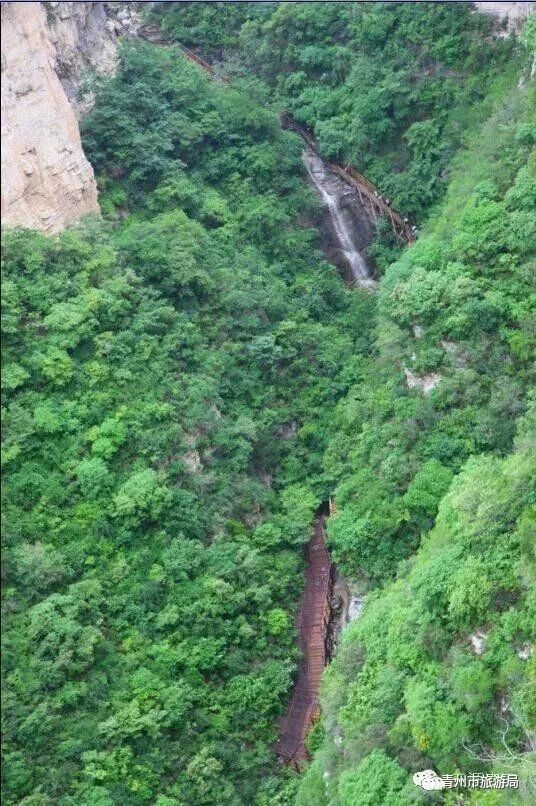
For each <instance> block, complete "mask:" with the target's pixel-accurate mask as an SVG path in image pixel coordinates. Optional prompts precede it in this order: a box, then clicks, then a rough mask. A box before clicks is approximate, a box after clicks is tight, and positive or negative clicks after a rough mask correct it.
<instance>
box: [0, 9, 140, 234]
mask: <svg viewBox="0 0 536 806" xmlns="http://www.w3.org/2000/svg"><path fill="white" fill-rule="evenodd" d="M142 5H145V4H141V3H102V2H98V3H91V2H85V3H52V2H50V3H24V2H22V3H2V221H3V223H4V224H7V225H11V226H14V225H19V226H24V227H31V228H34V229H41V230H44V231H46V232H57V231H59V230H61V229H63V227H65V226H67V225H68V224H71V223H73V222H74V221H76V220H78V219H79V218H80V217H81V216H83V215H85V214H86V213H90V212H98V210H99V206H98V202H97V187H96V184H95V178H94V176H93V170H92V168H91V165H90V164H89V162H88V161H87V159H86V158H85V156H84V152H83V150H82V144H81V141H80V133H79V130H78V123H77V118H79V117H80V116H81V115H82V114H83V113H84V112H85V111H87V109H89V108H90V106H91V104H92V103H93V96H92V94H91V93H86V94H85V95H84V96H83V97H80V88H81V85H82V84H83V82H84V79H85V78H86V76H91V74H92V73H93V74H94V73H110V72H113V70H114V68H115V64H116V41H117V37H118V36H119V35H123V34H127V35H135V34H136V33H137V29H138V27H139V25H140V12H141V7H142Z"/></svg>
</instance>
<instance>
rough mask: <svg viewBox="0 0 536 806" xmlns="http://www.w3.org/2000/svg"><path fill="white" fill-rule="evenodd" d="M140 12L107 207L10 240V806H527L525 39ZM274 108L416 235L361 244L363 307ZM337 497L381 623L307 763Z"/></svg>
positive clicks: (119, 89)
mask: <svg viewBox="0 0 536 806" xmlns="http://www.w3.org/2000/svg"><path fill="white" fill-rule="evenodd" d="M143 13H144V14H145V16H146V18H147V24H148V25H150V26H151V28H152V29H157V30H158V31H159V37H158V43H155V42H150V41H146V40H145V39H143V38H141V37H139V38H130V37H125V38H124V39H123V41H122V42H121V44H120V49H119V65H118V69H117V71H116V73H115V75H114V76H106V77H105V76H101V75H96V74H95V75H88V76H87V77H86V79H87V80H86V90H91V92H94V94H95V103H94V106H93V107H92V109H91V110H90V111H89V112H88V113H87V114H86V115H85V117H84V118H83V119H82V121H81V132H82V140H83V145H84V150H85V153H86V155H87V157H88V159H89V160H90V162H91V164H92V166H93V168H94V170H95V174H96V176H97V180H98V185H99V193H100V195H99V201H100V206H101V210H102V217H97V216H88V217H86V218H85V219H83V220H82V221H81V222H80V223H79V224H78V225H76V226H73V227H71V228H69V229H67V230H65V231H64V232H62V233H61V234H59V235H56V236H48V235H44V234H42V233H40V232H37V231H31V230H25V229H17V228H14V229H9V228H5V229H4V230H3V233H2V247H3V248H2V252H3V256H2V355H3V369H2V389H3V403H2V425H3V428H2V433H3V452H2V466H3V473H4V482H3V485H2V495H3V507H2V509H3V528H2V533H3V540H2V544H3V563H2V565H3V576H2V607H3V619H2V620H3V651H2V664H3V697H2V708H3V716H2V719H3V759H4V764H3V793H4V802H5V803H6V806H15V804H17V806H18V805H19V804H20V806H80V805H82V806H86V804H87V806H116V804H117V805H120V806H142V805H143V804H154V806H290V805H291V804H292V806H383V805H384V804H385V805H386V806H404V804H408V803H421V802H425V801H426V802H430V803H445V804H462V803H471V804H481V805H482V806H502V804H517V803H520V804H530V803H533V802H534V798H536V751H535V736H536V693H535V691H536V653H535V652H534V651H533V649H534V641H535V631H536V630H535V624H536V597H535V590H536V586H535V578H536V517H535V515H536V485H535V478H536V472H535V471H536V462H535V459H534V456H535V451H534V441H535V434H536V427H535V400H534V392H533V390H534V375H533V365H534V356H535V343H536V322H535V310H536V292H535V288H536V284H535V282H534V277H535V269H536V91H535V77H534V67H533V54H534V49H535V48H536V25H535V19H536V15H535V16H533V17H530V18H529V19H528V21H527V22H526V23H525V26H524V28H523V30H522V31H521V32H520V33H519V34H515V33H510V34H509V35H504V34H505V33H506V32H505V31H504V30H503V31H501V30H500V23H498V22H497V21H496V20H495V19H494V18H493V17H491V16H490V15H485V14H482V13H479V12H477V11H475V10H474V8H472V6H471V4H469V3H452V4H451V3H439V4H436V3H419V4H409V3H394V4H389V3H381V2H378V3H371V4H366V3H365V4H364V3H337V2H332V3H328V2H325V3H299V4H298V3H271V2H260V3H239V4H236V5H235V4H232V3H204V4H200V3H163V4H147V8H146V9H145V10H144V12H143ZM181 46H185V47H187V48H189V49H191V50H192V51H194V52H195V53H196V54H198V55H199V56H201V57H203V58H204V59H206V60H208V61H209V62H210V63H211V64H213V65H214V68H215V73H214V74H213V75H210V74H208V73H207V72H205V71H203V70H202V69H200V68H199V66H198V65H196V64H195V63H192V62H191V61H190V60H188V59H187V58H185V57H184V54H183V52H182V50H181ZM531 71H532V73H531ZM222 78H224V79H225V80H222ZM284 111H288V112H291V113H292V115H293V116H294V117H295V119H296V120H297V121H298V122H299V123H300V124H301V125H303V126H305V127H307V128H308V129H309V130H310V131H311V132H313V133H314V134H315V136H316V138H317V142H318V145H319V148H320V151H321V153H322V154H323V155H325V156H326V158H328V159H337V160H339V161H341V162H349V163H350V164H352V165H355V166H356V167H357V168H358V169H359V170H360V171H361V172H363V173H364V174H365V175H366V176H367V177H369V178H370V179H371V180H372V181H373V182H374V183H376V184H377V185H378V187H380V188H381V189H382V191H384V192H385V193H386V194H388V195H389V196H390V197H391V198H392V199H393V204H394V205H395V206H396V208H397V209H399V210H401V211H403V212H404V213H406V214H407V215H408V216H410V217H411V220H416V221H417V222H418V226H419V236H418V238H417V240H416V241H415V243H413V244H412V245H410V246H409V247H405V248H402V246H401V245H400V243H396V242H395V241H394V239H393V238H392V237H390V236H389V234H388V233H387V232H386V228H385V226H384V225H383V224H382V223H381V222H380V223H379V225H378V228H377V233H376V236H375V239H374V242H373V244H372V245H371V247H370V250H369V254H370V257H371V259H373V260H374V261H375V266H376V276H377V279H378V285H377V288H376V290H375V291H373V292H371V291H370V290H367V289H360V288H350V287H348V286H347V285H345V283H344V282H343V280H342V278H341V276H340V273H339V271H338V270H337V269H336V268H335V267H334V266H333V265H331V264H330V263H329V262H328V261H327V259H326V257H325V254H324V252H323V251H322V243H321V235H320V233H319V231H318V230H317V229H316V228H315V227H314V226H313V222H314V221H315V220H316V218H317V217H318V216H319V214H320V212H319V211H320V205H319V201H318V198H317V196H316V194H315V192H314V190H313V189H312V188H311V186H310V184H309V183H308V181H307V174H306V172H305V169H304V166H303V164H302V160H301V154H302V151H303V142H302V140H301V139H300V137H299V136H298V135H297V134H296V133H294V132H292V131H288V130H285V129H283V128H282V127H281V124H280V115H281V113H282V112H284ZM330 497H332V498H333V500H334V501H335V504H336V512H335V514H334V515H332V516H331V517H330V518H329V520H328V525H327V533H328V542H329V547H330V550H331V554H332V557H333V560H334V562H335V563H336V565H337V568H338V569H339V571H340V572H341V573H343V574H344V575H345V577H346V578H347V579H348V581H349V582H350V583H352V584H354V585H358V586H359V588H360V590H361V591H362V592H363V594H365V596H366V598H365V607H364V611H363V615H362V616H361V617H360V618H358V619H356V620H354V621H352V622H351V623H350V624H349V626H348V627H347V628H346V629H345V630H344V632H343V634H342V640H341V642H340V645H339V648H338V652H337V653H336V655H335V657H334V658H333V660H332V662H331V663H330V665H329V666H328V667H327V669H326V671H325V674H324V679H323V685H322V690H321V696H320V700H321V711H322V715H321V719H320V721H319V722H318V723H317V724H316V725H315V727H314V728H313V730H312V732H311V733H310V735H309V739H308V747H309V751H310V755H311V760H310V763H309V764H308V765H307V769H306V770H305V771H304V772H303V774H301V775H300V774H297V773H296V772H294V771H293V770H292V769H290V768H289V767H287V766H285V765H283V764H282V763H281V762H280V761H279V760H278V757H277V755H276V753H275V751H274V743H275V741H276V739H277V735H278V717H280V716H281V715H282V714H283V713H284V711H285V708H286V706H287V704H288V701H289V697H290V693H291V689H292V685H293V681H294V679H295V675H296V668H297V663H298V659H299V651H298V645H297V641H296V627H295V623H296V614H297V612H298V608H299V599H300V593H301V589H302V587H303V572H304V567H305V560H304V552H303V547H304V544H305V543H306V542H307V541H308V540H309V539H310V537H311V531H312V523H313V519H314V517H315V513H316V512H317V511H318V509H319V507H320V506H321V505H323V504H324V503H325V502H326V501H327V500H328V499H329V498H330ZM432 768H433V770H435V771H436V772H437V773H438V774H439V775H456V774H461V773H489V774H493V773H508V774H515V775H517V776H518V778H519V787H518V788H517V789H509V790H506V791H498V790H497V791H496V790H483V789H473V790H471V789H465V790H463V791H460V790H457V791H452V792H448V791H446V792H434V793H431V792H425V791H423V790H422V789H420V788H419V787H417V786H415V784H414V783H413V781H412V776H413V774H414V773H415V772H417V771H418V770H426V769H432Z"/></svg>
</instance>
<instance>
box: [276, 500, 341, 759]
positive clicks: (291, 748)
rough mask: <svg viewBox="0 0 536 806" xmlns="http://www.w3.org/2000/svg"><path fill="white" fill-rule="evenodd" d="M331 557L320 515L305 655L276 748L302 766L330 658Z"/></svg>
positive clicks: (310, 560)
mask: <svg viewBox="0 0 536 806" xmlns="http://www.w3.org/2000/svg"><path fill="white" fill-rule="evenodd" d="M331 569H332V566H331V560H330V557H329V553H328V551H327V549H326V545H325V541H324V517H323V516H320V517H319V518H318V519H317V520H316V522H315V527H314V535H313V537H312V538H311V540H310V541H309V543H308V544H307V571H306V581H305V589H304V592H303V595H302V603H301V607H300V614H299V617H298V630H299V644H300V648H301V650H302V653H303V656H302V658H301V659H300V662H299V664H298V677H297V679H296V683H295V684H294V689H293V692H292V698H291V701H290V704H289V706H288V708H287V712H286V714H285V716H284V717H283V719H282V721H281V727H280V734H279V739H278V741H277V743H276V746H275V750H276V752H277V754H278V755H279V756H280V757H281V758H282V759H283V760H284V761H285V762H286V763H287V764H289V765H291V766H293V767H295V768H296V769H299V768H300V766H301V764H303V762H305V761H306V760H307V758H308V753H307V749H306V747H305V739H306V738H307V734H308V733H309V730H310V728H311V725H312V724H313V722H314V721H315V718H316V717H317V715H318V710H319V708H318V690H319V687H320V680H321V678H322V673H323V671H324V667H325V666H326V664H327V662H328V660H329V654H328V650H327V634H328V627H329V614H330V599H331V590H332V574H331Z"/></svg>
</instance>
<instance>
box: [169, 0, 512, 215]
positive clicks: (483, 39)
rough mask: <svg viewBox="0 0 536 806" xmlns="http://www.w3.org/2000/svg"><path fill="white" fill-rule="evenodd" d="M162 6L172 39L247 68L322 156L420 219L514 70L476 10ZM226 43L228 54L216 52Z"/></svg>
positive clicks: (506, 47)
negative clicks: (485, 106)
mask: <svg viewBox="0 0 536 806" xmlns="http://www.w3.org/2000/svg"><path fill="white" fill-rule="evenodd" d="M232 11H234V9H233V10H232V9H231V8H230V6H229V4H226V3H215V4H212V3H207V4H204V5H199V4H196V3H172V4H165V3H163V4H160V5H156V7H155V9H154V11H153V15H154V16H155V17H157V18H159V19H160V18H161V20H162V24H163V26H164V29H165V31H166V32H167V33H168V34H169V35H171V36H174V37H176V38H177V39H178V40H179V41H181V42H182V43H184V44H185V45H186V46H187V47H190V48H194V49H197V50H200V51H201V52H202V53H204V54H206V55H207V56H208V57H209V58H210V59H211V60H214V59H222V60H226V61H227V65H226V66H227V69H228V70H229V71H231V72H235V73H237V74H238V75H245V76H246V77H248V75H250V74H249V73H244V67H245V68H247V70H248V71H251V73H252V74H254V75H257V76H259V77H260V78H261V79H262V82H263V84H264V85H265V86H267V87H269V88H270V90H271V95H270V97H271V98H272V100H273V101H274V102H275V104H276V105H277V106H278V107H279V108H285V109H288V110H290V111H291V112H292V113H293V115H294V116H295V117H296V119H297V120H299V121H301V122H302V123H303V124H305V125H306V126H308V127H309V128H310V129H311V130H312V131H314V132H315V134H316V136H317V139H318V143H319V146H320V149H321V151H322V153H323V154H325V155H326V156H328V157H336V158H339V159H341V160H343V161H345V162H349V163H350V164H352V165H355V166H356V167H357V168H358V170H360V171H361V172H362V173H366V174H367V175H368V176H369V177H370V179H372V181H374V182H375V183H376V184H377V185H378V186H379V187H381V188H382V191H383V192H384V193H385V194H386V195H387V196H389V197H390V198H391V199H392V200H393V201H394V203H395V205H396V206H397V207H398V208H399V209H401V210H404V211H405V213H406V214H408V215H413V216H415V215H416V216H417V218H418V219H419V220H422V218H423V217H424V215H426V214H427V213H428V212H429V208H430V205H431V204H432V203H434V202H436V201H437V200H438V198H440V197H441V195H442V193H443V191H444V189H445V187H446V178H447V175H448V165H449V161H450V159H451V158H452V156H453V154H454V152H455V151H456V149H457V148H458V147H459V145H460V143H461V142H462V141H463V137H464V135H465V133H466V132H467V128H468V126H469V125H470V122H471V120H472V119H474V118H475V113H476V112H477V108H478V107H477V104H478V102H480V101H481V100H482V99H483V98H484V97H485V96H486V93H487V92H488V90H489V88H490V86H491V84H492V82H493V81H494V79H496V78H497V77H498V76H502V78H503V79H504V77H505V75H508V74H509V73H511V71H512V67H514V61H513V60H509V59H508V57H509V56H510V55H511V52H512V42H511V41H510V40H508V39H507V40H505V39H497V38H494V37H492V36H490V32H491V30H492V27H493V21H492V19H491V17H489V16H487V15H484V14H475V13H474V10H473V9H472V8H471V4H470V3H456V4H455V5H452V4H451V3H419V4H412V3H337V2H326V3H260V4H257V3H245V4H241V5H240V7H239V10H238V11H237V12H235V13H234V14H233V13H232ZM216 42H217V43H218V45H219V47H216Z"/></svg>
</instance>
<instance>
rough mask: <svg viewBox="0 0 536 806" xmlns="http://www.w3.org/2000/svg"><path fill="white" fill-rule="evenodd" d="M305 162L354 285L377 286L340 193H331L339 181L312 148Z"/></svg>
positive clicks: (307, 151) (304, 159) (305, 157)
mask: <svg viewBox="0 0 536 806" xmlns="http://www.w3.org/2000/svg"><path fill="white" fill-rule="evenodd" d="M303 162H304V165H305V167H306V169H307V173H308V174H309V178H310V180H311V182H312V184H313V185H314V187H315V188H316V190H317V192H318V194H319V196H320V198H321V199H322V201H323V203H324V205H325V207H326V208H327V210H328V212H329V215H330V219H331V222H332V225H333V230H334V232H335V235H336V237H337V240H338V243H339V249H340V251H341V252H342V254H343V255H344V258H345V262H346V263H347V265H348V267H349V269H350V273H351V277H352V284H353V285H361V286H366V287H371V286H373V285H375V283H374V281H373V280H372V279H371V277H370V274H369V271H368V268H367V264H366V263H365V260H364V259H363V256H362V255H361V253H360V252H359V249H358V248H357V245H356V243H355V239H354V235H353V233H352V229H351V228H350V227H349V226H348V223H347V221H346V219H345V216H344V213H343V211H342V208H341V203H340V193H338V194H337V193H335V192H333V191H331V192H330V186H333V185H334V184H335V183H336V182H337V181H338V180H336V179H335V177H334V176H333V174H331V173H330V171H329V170H328V169H327V168H326V166H325V164H324V162H323V160H322V159H321V158H320V157H319V156H318V154H316V153H315V152H314V151H313V150H312V149H311V148H308V149H306V151H304V153H303Z"/></svg>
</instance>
